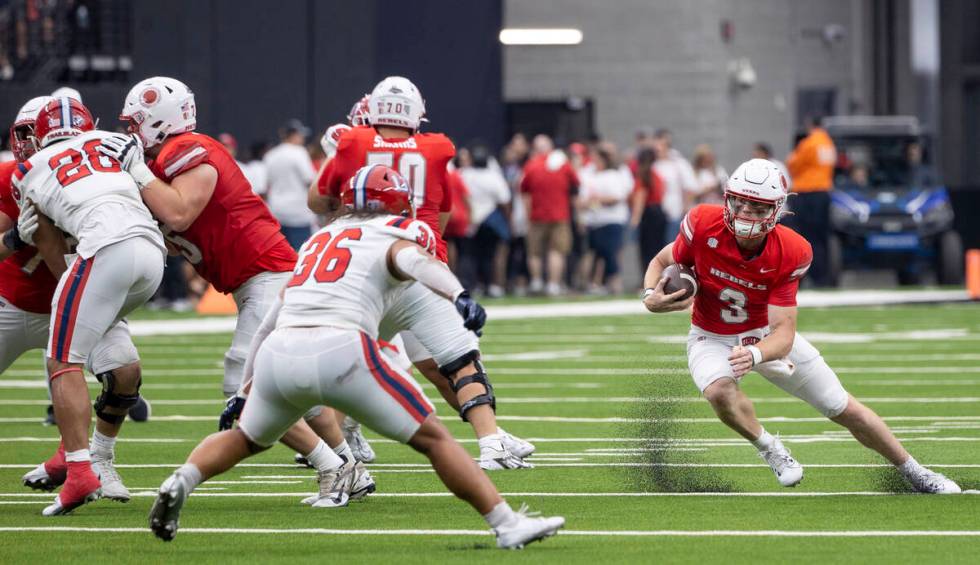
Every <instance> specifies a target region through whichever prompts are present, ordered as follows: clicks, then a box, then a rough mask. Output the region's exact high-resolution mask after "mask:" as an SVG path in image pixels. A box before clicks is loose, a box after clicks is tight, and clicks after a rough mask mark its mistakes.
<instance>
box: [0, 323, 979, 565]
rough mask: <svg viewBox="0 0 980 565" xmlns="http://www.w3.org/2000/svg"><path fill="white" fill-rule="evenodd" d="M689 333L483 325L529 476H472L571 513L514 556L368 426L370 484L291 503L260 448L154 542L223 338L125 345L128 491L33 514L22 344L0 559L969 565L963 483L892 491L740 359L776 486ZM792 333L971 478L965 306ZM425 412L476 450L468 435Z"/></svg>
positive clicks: (0, 402) (0, 492) (973, 445)
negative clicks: (134, 368) (782, 458)
mask: <svg viewBox="0 0 980 565" xmlns="http://www.w3.org/2000/svg"><path fill="white" fill-rule="evenodd" d="M153 317H156V316H153ZM687 325H688V318H687V317H686V316H684V315H680V314H678V315H663V316H652V315H651V316H618V317H593V318H574V319H572V318H570V319H541V320H533V319H529V320H522V321H506V322H494V321H491V322H490V324H489V325H488V327H487V329H486V333H485V336H484V339H483V351H484V354H485V356H486V357H487V366H488V368H489V371H490V376H491V378H492V379H493V381H494V383H495V385H496V387H497V396H498V415H499V417H500V424H501V425H502V426H503V427H505V428H506V429H507V430H508V431H510V432H512V433H514V434H516V435H519V436H522V437H525V438H529V439H531V440H532V441H534V442H535V443H536V445H537V453H536V454H535V455H534V457H533V458H532V461H533V462H534V463H536V468H535V469H532V470H527V471H504V472H494V473H493V474H492V477H493V479H494V481H495V482H496V483H497V485H498V487H499V488H500V490H501V491H502V492H504V493H508V494H507V498H508V500H509V501H510V502H511V504H512V505H513V506H515V508H516V507H517V506H518V505H519V504H520V503H525V502H526V503H527V504H528V505H530V506H531V508H532V509H533V510H539V511H542V512H543V513H545V514H560V515H563V516H565V517H566V518H567V525H566V532H565V533H563V534H562V535H559V536H558V537H556V538H551V539H548V540H546V541H545V542H544V543H540V544H533V545H531V546H529V547H527V548H526V549H525V550H524V551H522V552H510V553H502V552H500V551H498V550H496V549H494V548H493V547H494V546H493V538H492V537H491V536H490V535H489V534H488V533H486V534H484V533H481V531H486V530H485V526H484V523H483V521H482V519H481V518H480V517H479V516H478V515H476V514H475V513H474V512H471V511H470V510H469V508H468V507H466V506H465V505H464V504H463V503H461V502H459V501H457V500H455V499H453V498H450V497H448V496H446V495H445V491H444V489H443V488H442V486H441V484H440V483H439V482H438V480H437V479H436V476H435V475H434V473H432V472H431V471H430V470H429V469H428V468H427V467H426V466H425V465H424V463H425V461H424V459H423V458H422V457H421V456H419V455H417V454H415V453H414V452H412V451H410V450H409V449H408V448H405V447H402V446H400V445H397V444H394V443H392V442H389V441H381V440H380V439H378V438H377V436H376V435H373V434H369V438H371V439H375V440H377V441H375V442H374V447H375V450H376V451H377V453H378V460H377V463H376V464H373V465H371V466H369V468H370V469H371V471H372V473H373V474H374V477H375V480H376V481H377V484H378V492H377V493H376V494H375V495H373V496H371V497H369V498H368V499H367V500H365V501H363V502H359V503H354V504H351V506H350V507H348V508H346V509H335V510H326V509H317V510H314V509H311V508H308V507H306V506H303V505H301V504H300V503H299V501H300V499H301V498H302V497H303V496H304V495H306V494H309V493H312V492H313V491H314V489H315V487H314V485H313V483H312V481H311V478H312V473H311V472H310V471H308V470H305V469H301V468H298V467H296V466H294V465H292V464H291V461H292V453H290V452H288V451H287V450H286V449H285V448H283V447H276V448H273V449H272V450H270V451H268V452H266V453H263V454H261V455H260V456H258V457H255V458H254V459H252V460H249V461H247V463H248V464H247V465H243V466H241V467H239V468H237V469H235V470H233V471H231V472H229V473H227V474H226V475H223V476H220V477H217V478H216V479H214V480H213V481H210V482H208V483H205V484H204V485H202V487H201V488H200V489H199V490H198V491H197V492H196V493H195V495H194V496H193V497H192V498H191V500H190V501H189V502H188V504H187V506H185V511H184V514H183V515H182V520H181V531H180V533H179V534H178V536H177V539H176V540H175V541H174V542H172V543H169V544H165V543H163V542H160V541H158V540H157V539H155V538H154V537H153V536H152V535H151V534H150V533H149V531H148V530H147V529H146V515H147V512H148V510H149V507H150V504H151V502H152V496H153V491H154V489H155V488H156V487H158V486H159V484H160V482H161V481H162V480H163V479H164V478H165V477H166V476H167V475H168V474H169V473H170V472H171V471H172V470H173V468H175V467H176V466H177V465H178V464H180V463H182V462H183V460H184V458H185V456H186V455H187V454H188V453H189V452H190V450H191V449H192V448H193V447H194V445H195V444H196V443H197V442H198V441H199V440H200V439H201V438H203V437H204V436H205V435H207V434H208V433H210V432H212V431H214V430H215V429H216V420H217V414H218V413H219V412H220V410H221V407H222V399H221V395H220V383H221V372H222V371H221V361H222V354H223V352H224V350H225V348H226V347H227V345H228V342H229V340H230V336H229V335H227V334H216V335H188V336H159V337H145V338H139V339H138V340H137V345H138V346H139V348H140V353H141V355H142V356H143V359H144V383H145V385H144V387H143V392H144V394H145V395H146V396H147V397H148V398H149V399H150V400H151V401H152V402H153V419H152V420H151V422H148V423H145V424H136V423H127V424H126V426H125V427H124V429H123V434H122V437H123V440H122V441H121V442H120V443H119V444H118V445H117V448H116V453H117V463H118V464H119V470H120V472H121V474H122V476H123V478H124V480H125V482H126V484H127V486H128V487H129V488H130V490H132V491H133V493H134V494H135V496H134V499H133V500H132V501H131V502H130V503H128V504H125V505H123V504H119V503H114V502H110V501H104V500H103V501H99V502H96V503H94V504H91V505H87V506H84V507H82V508H80V509H79V510H77V511H76V512H75V513H74V514H73V515H70V516H66V517H55V518H43V517H41V516H40V511H41V509H42V508H43V506H44V505H45V504H47V503H49V502H50V501H51V500H52V499H53V495H52V494H47V493H34V492H32V491H29V490H27V489H25V488H24V487H22V486H21V484H20V476H21V475H22V474H23V473H25V472H27V471H28V470H29V469H30V468H32V467H33V466H34V465H35V464H37V463H39V462H40V461H42V460H44V459H46V458H47V457H48V456H49V455H50V453H51V452H53V450H54V449H55V447H56V446H57V430H56V429H53V428H48V427H43V426H42V425H41V424H40V423H39V422H40V420H41V416H42V414H43V410H44V405H45V404H46V400H45V395H44V390H43V389H42V388H40V386H41V385H40V384H38V385H37V386H34V387H31V386H29V385H31V384H32V383H31V382H29V381H36V382H37V383H41V382H42V380H41V378H40V376H39V374H38V369H39V368H40V367H41V361H40V355H39V354H37V353H33V354H30V355H28V356H25V357H24V358H22V359H21V360H19V361H18V362H17V363H16V364H15V365H14V366H13V367H12V368H11V369H9V370H8V371H7V372H6V373H4V374H3V375H2V376H0V391H2V392H0V430H2V431H0V441H2V442H3V445H4V447H3V450H2V452H0V563H38V562H41V560H42V559H43V560H45V561H50V560H52V559H57V560H58V561H59V562H83V561H84V562H93V561H99V562H122V563H135V562H139V563H164V562H166V563H174V562H178V560H180V561H179V562H184V563H197V562H213V563H219V562H220V563H228V562H233V561H237V562H244V561H248V562H256V563H271V562H290V563H293V562H314V561H316V562H344V563H362V562H363V563H392V564H394V563H399V564H400V563H433V562H461V563H470V562H476V563H482V562H491V561H494V562H496V561H497V560H500V559H506V560H507V561H508V562H510V561H513V562H534V563H538V562H549V563H563V564H568V563H597V562H603V563H614V562H615V563H623V562H629V563H652V562H661V561H663V562H705V561H707V560H712V561H715V562H721V561H724V562H726V563H730V562H791V561H792V562H806V563H828V562H842V561H848V562H858V563H869V562H882V563H886V562H887V563H894V562H912V561H918V562H920V563H932V562H944V563H949V562H974V563H975V562H976V561H977V559H978V557H977V556H978V555H980V497H978V496H972V495H968V494H964V495H961V496H948V497H929V496H922V495H913V494H909V493H908V490H907V488H906V487H905V486H904V484H903V483H902V481H901V479H900V477H899V476H898V474H897V473H896V472H895V471H894V470H892V469H891V468H890V467H888V466H887V465H884V462H883V460H882V459H880V458H879V457H878V456H876V455H874V454H872V453H870V452H868V451H866V450H865V449H863V448H862V447H860V446H859V445H858V444H857V443H856V442H855V441H854V440H853V439H851V438H850V436H848V435H847V434H846V433H845V432H843V431H842V430H841V429H840V428H838V427H836V426H835V425H834V424H832V423H831V422H828V421H826V420H823V419H821V418H820V417H819V415H818V414H817V413H816V412H814V411H813V410H812V409H811V408H810V407H809V406H807V405H805V404H803V403H802V402H800V401H797V400H795V399H792V398H790V397H787V396H786V395H785V394H783V393H782V392H781V391H780V390H778V389H776V388H775V387H773V386H771V385H769V384H768V383H766V382H765V381H764V380H763V379H762V378H761V377H759V376H758V375H755V374H751V375H750V376H748V377H747V378H746V379H745V380H744V381H743V383H744V387H745V390H746V391H747V392H748V394H749V395H750V397H752V398H753V399H755V400H756V401H757V404H756V408H757V411H758V413H759V416H760V417H761V418H762V419H763V422H764V424H765V425H766V427H767V429H768V430H769V431H771V432H774V433H775V432H779V433H780V434H781V435H782V438H783V440H784V441H785V443H786V444H787V446H788V447H789V448H790V449H792V450H793V454H794V455H795V456H796V457H797V458H798V459H799V460H800V462H801V463H803V465H804V466H805V467H806V478H805V480H804V481H803V483H802V484H801V485H800V486H799V487H797V488H795V489H782V488H781V487H779V486H778V483H777V482H776V480H775V478H774V477H773V475H772V473H771V472H770V471H769V469H768V467H767V466H765V464H764V463H763V462H762V461H761V460H760V459H759V458H758V456H757V455H756V454H755V450H754V449H753V448H752V447H751V445H749V444H748V443H746V442H744V441H742V440H739V439H738V438H736V436H735V434H734V433H733V432H731V431H729V430H728V429H727V428H725V427H724V426H723V425H721V424H720V423H718V422H716V421H715V420H714V418H713V413H712V411H711V409H710V407H709V406H708V405H707V403H706V402H704V401H703V400H702V399H699V398H698V395H697V390H696V388H695V387H694V385H693V384H692V382H691V381H690V377H689V376H688V375H687V371H686V361H685V356H684V345H683V341H684V340H683V336H684V334H685V332H686V328H687ZM800 331H801V332H802V333H803V334H804V335H808V336H809V337H810V338H811V341H812V342H813V343H814V345H816V346H817V347H818V348H820V349H821V351H822V352H823V354H824V355H825V357H826V358H827V360H828V361H829V362H830V364H831V366H833V367H835V368H836V369H837V370H838V372H839V375H840V377H841V379H842V380H843V381H844V384H845V386H846V387H847V388H848V389H849V390H850V391H851V392H852V393H853V394H854V395H856V396H857V397H859V398H863V399H865V400H866V401H867V404H869V405H870V406H871V407H872V408H874V409H875V410H876V411H878V413H879V414H881V415H882V416H884V417H885V418H886V420H887V421H888V423H889V424H890V425H891V426H892V428H893V429H894V430H895V432H896V434H897V435H898V436H899V438H900V439H902V440H903V441H905V443H906V446H907V447H908V448H909V450H910V451H911V452H912V453H913V455H915V456H916V457H917V459H918V460H919V461H920V462H922V463H924V464H926V465H930V466H932V467H933V468H934V469H936V470H938V471H941V472H944V473H946V474H947V475H949V476H950V477H952V478H954V479H955V480H957V481H958V482H959V483H960V485H961V486H962V487H963V488H964V489H978V488H980V305H977V304H957V305H946V306H910V307H887V308H834V309H806V310H802V311H801V314H800ZM425 388H426V391H427V393H428V394H429V396H430V397H431V398H433V400H436V397H437V396H438V395H437V393H436V392H435V390H434V388H433V387H432V386H431V385H428V384H427V383H426V385H425ZM95 390H96V389H95V388H94V387H93V388H92V391H93V392H94V391H95ZM436 405H437V407H438V409H439V413H440V414H441V415H443V418H444V420H445V421H446V422H447V423H448V425H449V427H450V428H451V429H452V430H453V432H454V434H456V436H457V437H458V438H461V439H462V440H463V441H464V442H465V443H464V445H465V446H466V447H467V449H469V450H470V451H471V452H472V453H474V454H475V453H476V452H477V449H476V443H475V440H474V439H473V436H472V432H471V431H470V430H469V428H468V426H467V425H466V424H463V423H461V422H459V420H458V418H457V417H456V416H455V415H454V414H452V413H451V411H450V410H449V409H448V407H447V406H446V405H445V404H443V403H442V401H441V399H439V400H438V402H437V404H436ZM58 528H66V530H62V531H57V529H58ZM88 528H91V529H93V530H94V531H90V532H86V531H84V529H88ZM113 528H114V529H118V531H99V529H113ZM248 530H261V531H260V532H249V531H248ZM351 530H354V531H355V532H354V533H351V532H350V531H351ZM447 530H452V531H456V533H447V532H446V531H447Z"/></svg>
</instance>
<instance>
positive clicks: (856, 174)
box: [847, 163, 870, 190]
mask: <svg viewBox="0 0 980 565" xmlns="http://www.w3.org/2000/svg"><path fill="white" fill-rule="evenodd" d="M869 181H870V177H869V175H868V166H867V165H865V164H864V163H855V164H853V165H851V171H850V173H849V174H848V178H847V188H848V189H856V190H862V189H865V188H868V183H869Z"/></svg>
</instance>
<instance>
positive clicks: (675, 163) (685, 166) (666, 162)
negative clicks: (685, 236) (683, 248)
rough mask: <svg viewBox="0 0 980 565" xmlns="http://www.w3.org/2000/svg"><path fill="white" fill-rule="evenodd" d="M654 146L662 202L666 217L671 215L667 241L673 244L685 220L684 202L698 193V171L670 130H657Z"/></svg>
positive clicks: (666, 236)
mask: <svg viewBox="0 0 980 565" xmlns="http://www.w3.org/2000/svg"><path fill="white" fill-rule="evenodd" d="M653 147H654V150H655V151H656V152H657V160H656V162H654V165H653V166H654V170H656V172H657V176H658V177H660V179H661V180H662V181H663V183H664V197H663V200H662V202H661V207H662V208H663V211H664V214H665V215H666V216H667V227H666V231H665V232H664V241H673V240H674V238H675V237H677V232H678V230H680V227H681V219H682V218H683V217H684V203H685V201H686V198H687V196H686V195H687V194H688V193H692V192H695V191H696V190H697V186H698V184H697V180H696V179H695V178H694V169H693V168H692V167H691V164H690V163H689V162H688V161H687V159H685V158H684V156H683V155H681V153H680V151H678V150H676V149H674V147H673V134H671V133H670V131H669V130H666V129H662V130H659V131H657V133H656V134H655V135H654V139H653Z"/></svg>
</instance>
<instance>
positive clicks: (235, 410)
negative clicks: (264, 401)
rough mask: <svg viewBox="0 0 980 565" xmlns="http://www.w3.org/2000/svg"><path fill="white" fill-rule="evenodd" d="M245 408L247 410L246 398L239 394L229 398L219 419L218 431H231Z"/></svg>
mask: <svg viewBox="0 0 980 565" xmlns="http://www.w3.org/2000/svg"><path fill="white" fill-rule="evenodd" d="M243 408H245V398H243V397H241V396H238V395H237V394H236V395H235V396H232V397H231V398H229V399H228V402H226V403H225V409H224V410H222V412H221V416H220V417H219V418H218V431H219V432H220V431H222V430H230V429H231V428H232V426H234V425H235V421H237V420H238V418H239V417H241V415H242V409H243Z"/></svg>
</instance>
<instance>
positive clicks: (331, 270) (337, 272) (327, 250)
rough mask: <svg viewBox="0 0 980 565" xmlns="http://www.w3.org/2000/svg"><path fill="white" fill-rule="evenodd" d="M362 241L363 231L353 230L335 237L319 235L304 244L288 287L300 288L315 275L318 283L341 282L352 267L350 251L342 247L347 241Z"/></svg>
mask: <svg viewBox="0 0 980 565" xmlns="http://www.w3.org/2000/svg"><path fill="white" fill-rule="evenodd" d="M359 239H361V229H360V228H351V229H347V230H344V231H342V232H340V233H339V234H337V236H336V237H334V236H333V234H331V233H330V232H328V231H325V232H322V233H319V234H317V235H316V236H315V237H314V238H313V239H311V240H309V241H307V242H306V243H305V244H303V248H302V249H300V250H299V262H298V263H297V264H296V269H294V270H293V278H291V279H289V282H288V283H286V287H287V288H289V287H293V286H299V285H301V284H303V283H305V282H306V279H308V278H310V275H313V278H314V279H315V280H316V282H319V283H332V282H337V281H338V280H340V278H341V277H343V276H344V274H345V273H346V272H347V267H348V265H350V259H351V253H350V249H348V248H346V247H340V244H341V243H343V242H344V241H347V240H354V241H357V240H359Z"/></svg>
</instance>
